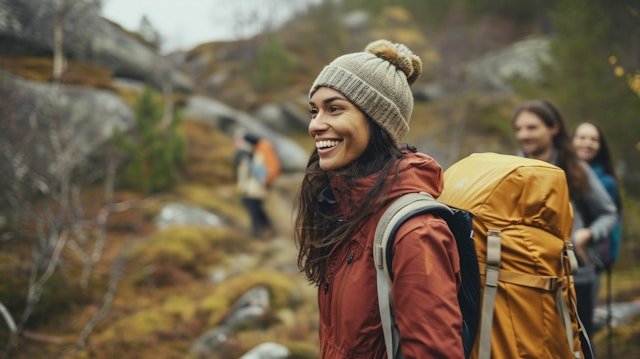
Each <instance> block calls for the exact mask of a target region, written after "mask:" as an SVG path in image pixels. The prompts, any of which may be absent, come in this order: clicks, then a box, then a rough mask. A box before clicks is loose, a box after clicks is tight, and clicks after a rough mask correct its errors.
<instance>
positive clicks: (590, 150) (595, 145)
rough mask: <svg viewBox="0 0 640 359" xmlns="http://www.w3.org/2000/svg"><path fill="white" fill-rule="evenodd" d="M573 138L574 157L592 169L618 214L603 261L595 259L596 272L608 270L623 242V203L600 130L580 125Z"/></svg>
mask: <svg viewBox="0 0 640 359" xmlns="http://www.w3.org/2000/svg"><path fill="white" fill-rule="evenodd" d="M572 138H573V147H574V149H575V151H576V154H577V155H578V157H579V158H580V159H582V160H584V161H586V162H587V163H588V164H589V165H590V166H591V168H592V169H593V171H594V172H595V174H596V175H597V176H598V179H599V180H600V183H602V185H603V186H604V188H605V189H606V190H607V193H609V196H611V198H612V199H613V203H615V205H616V208H617V210H618V222H617V223H616V226H615V228H614V229H613V232H611V241H610V243H609V244H610V245H609V246H608V247H607V248H604V249H603V251H602V252H601V255H602V258H597V259H599V260H600V261H601V262H600V263H597V264H598V266H599V269H601V270H602V269H607V268H608V267H610V266H611V265H612V264H613V262H615V261H616V259H618V254H619V250H620V242H621V238H622V222H621V219H622V216H621V214H622V200H621V198H620V192H619V191H618V179H617V176H616V173H615V169H614V165H613V158H612V157H611V151H610V150H609V145H608V143H607V140H606V138H605V137H604V133H603V132H602V129H601V128H600V126H598V125H596V124H595V123H591V122H583V123H581V124H579V125H578V126H577V127H576V128H575V130H574V131H573V134H572Z"/></svg>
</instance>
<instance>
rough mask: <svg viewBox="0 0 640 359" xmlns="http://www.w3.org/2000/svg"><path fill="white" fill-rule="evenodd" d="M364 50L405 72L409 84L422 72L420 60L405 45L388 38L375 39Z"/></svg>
mask: <svg viewBox="0 0 640 359" xmlns="http://www.w3.org/2000/svg"><path fill="white" fill-rule="evenodd" d="M364 51H365V52H369V53H371V54H373V55H375V56H377V57H379V58H382V59H385V60H386V61H389V62H390V63H391V64H393V65H394V66H395V67H396V68H397V69H398V70H400V71H402V72H403V73H404V74H405V76H406V77H407V82H408V83H409V85H411V84H413V83H414V82H415V81H416V80H417V79H418V77H419V76H420V75H421V74H422V60H420V58H419V57H418V56H417V55H415V54H414V53H413V52H411V50H409V48H407V47H406V46H405V45H402V44H394V43H392V42H391V41H389V40H376V41H374V42H372V43H370V44H369V45H367V47H366V48H365V49H364Z"/></svg>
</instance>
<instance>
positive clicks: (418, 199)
mask: <svg viewBox="0 0 640 359" xmlns="http://www.w3.org/2000/svg"><path fill="white" fill-rule="evenodd" d="M427 212H437V213H438V214H439V215H447V214H452V211H451V209H450V208H449V207H447V206H446V205H444V204H442V203H440V202H438V201H437V200H436V199H434V198H433V196H431V195H430V194H428V193H426V192H420V193H409V194H405V195H403V196H402V197H400V198H398V199H396V200H395V201H394V202H393V203H392V204H391V206H389V208H387V210H386V211H385V212H384V214H383V215H382V217H381V218H380V221H379V222H378V225H377V227H376V231H375V238H374V243H373V260H374V263H375V266H376V272H377V287H378V306H379V307H380V317H381V320H382V330H383V332H384V340H385V344H386V347H387V358H388V359H394V358H395V359H397V358H399V356H397V355H396V353H398V350H399V346H400V335H399V334H400V333H399V331H398V326H397V323H396V321H395V315H394V313H393V303H392V299H391V279H392V274H391V268H390V263H391V262H390V259H391V257H392V251H391V247H392V246H393V238H394V237H395V234H396V232H397V231H398V228H399V227H400V225H401V224H402V223H404V221H406V220H407V219H408V218H410V217H412V216H414V215H416V214H420V213H427ZM390 239H391V241H390Z"/></svg>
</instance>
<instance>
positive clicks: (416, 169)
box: [318, 153, 464, 359]
mask: <svg viewBox="0 0 640 359" xmlns="http://www.w3.org/2000/svg"><path fill="white" fill-rule="evenodd" d="M375 179H376V176H375V175H372V176H370V177H367V178H363V179H358V180H357V181H356V183H355V184H354V185H352V186H351V187H350V188H349V190H348V191H340V189H344V188H345V187H344V186H343V183H344V178H342V177H341V176H339V175H337V174H334V175H332V177H331V186H332V189H333V192H334V195H335V197H336V205H337V206H338V208H337V212H338V213H343V215H344V217H345V218H350V216H351V215H352V214H353V213H354V211H358V210H360V209H359V208H358V207H359V206H357V203H358V200H359V199H361V198H362V197H363V196H364V195H365V194H366V193H367V192H368V191H369V189H370V188H371V186H372V184H373V182H374V181H375ZM442 186H443V181H442V169H441V167H440V165H439V164H438V163H437V162H436V161H435V160H433V159H432V158H431V157H428V156H427V155H424V154H413V153H405V156H404V160H403V161H402V164H401V168H400V175H399V178H398V181H397V182H396V183H395V184H393V185H392V188H391V189H390V191H389V194H388V199H395V198H397V197H399V196H401V195H403V194H405V193H409V192H419V191H425V192H428V193H430V194H432V195H433V196H434V197H437V196H438V195H439V194H440V192H441V190H442ZM341 192H346V193H343V194H342V195H340V193H341ZM354 204H356V205H354ZM383 211H384V209H383V210H382V211H380V212H379V213H377V214H375V215H374V216H372V217H371V218H370V219H369V220H368V222H367V223H365V224H364V225H363V227H362V229H361V231H359V232H358V233H357V234H356V235H355V236H354V237H353V239H352V240H351V242H350V243H349V245H345V246H342V247H341V248H342V250H340V251H339V252H337V253H335V255H333V256H332V257H331V258H330V259H329V262H328V265H327V268H328V273H327V276H326V278H325V282H324V283H322V284H321V285H320V287H319V289H318V305H319V309H320V358H331V359H333V358H367V359H372V358H373V359H377V358H386V351H385V344H384V337H383V333H382V327H381V321H380V313H379V309H378V298H377V291H376V269H375V267H374V263H373V256H372V246H373V237H374V232H375V227H376V225H377V223H378V220H379V219H380V217H381V216H382V212H383ZM393 253H394V257H393V275H394V280H393V284H392V298H393V303H394V307H395V313H396V318H397V321H398V327H399V330H400V347H401V349H402V352H403V354H404V358H405V359H411V358H418V359H425V358H463V356H464V354H463V348H462V337H461V332H462V329H461V327H462V315H461V314H460V309H459V306H458V299H457V291H458V288H459V286H460V265H459V258H458V253H457V249H456V244H455V239H454V238H453V235H452V234H451V232H450V231H449V228H448V227H447V224H446V222H445V221H444V220H442V219H440V218H438V217H435V216H433V215H432V214H423V215H419V216H416V217H414V218H411V219H410V220H408V221H407V222H405V223H404V224H403V225H402V226H401V228H400V230H399V231H398V234H397V235H396V238H395V241H394V248H393Z"/></svg>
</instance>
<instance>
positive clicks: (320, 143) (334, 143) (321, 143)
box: [316, 140, 340, 148]
mask: <svg viewBox="0 0 640 359" xmlns="http://www.w3.org/2000/svg"><path fill="white" fill-rule="evenodd" d="M339 143H340V141H329V140H326V141H318V142H316V148H328V147H334V146H337V145H338V144H339Z"/></svg>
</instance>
